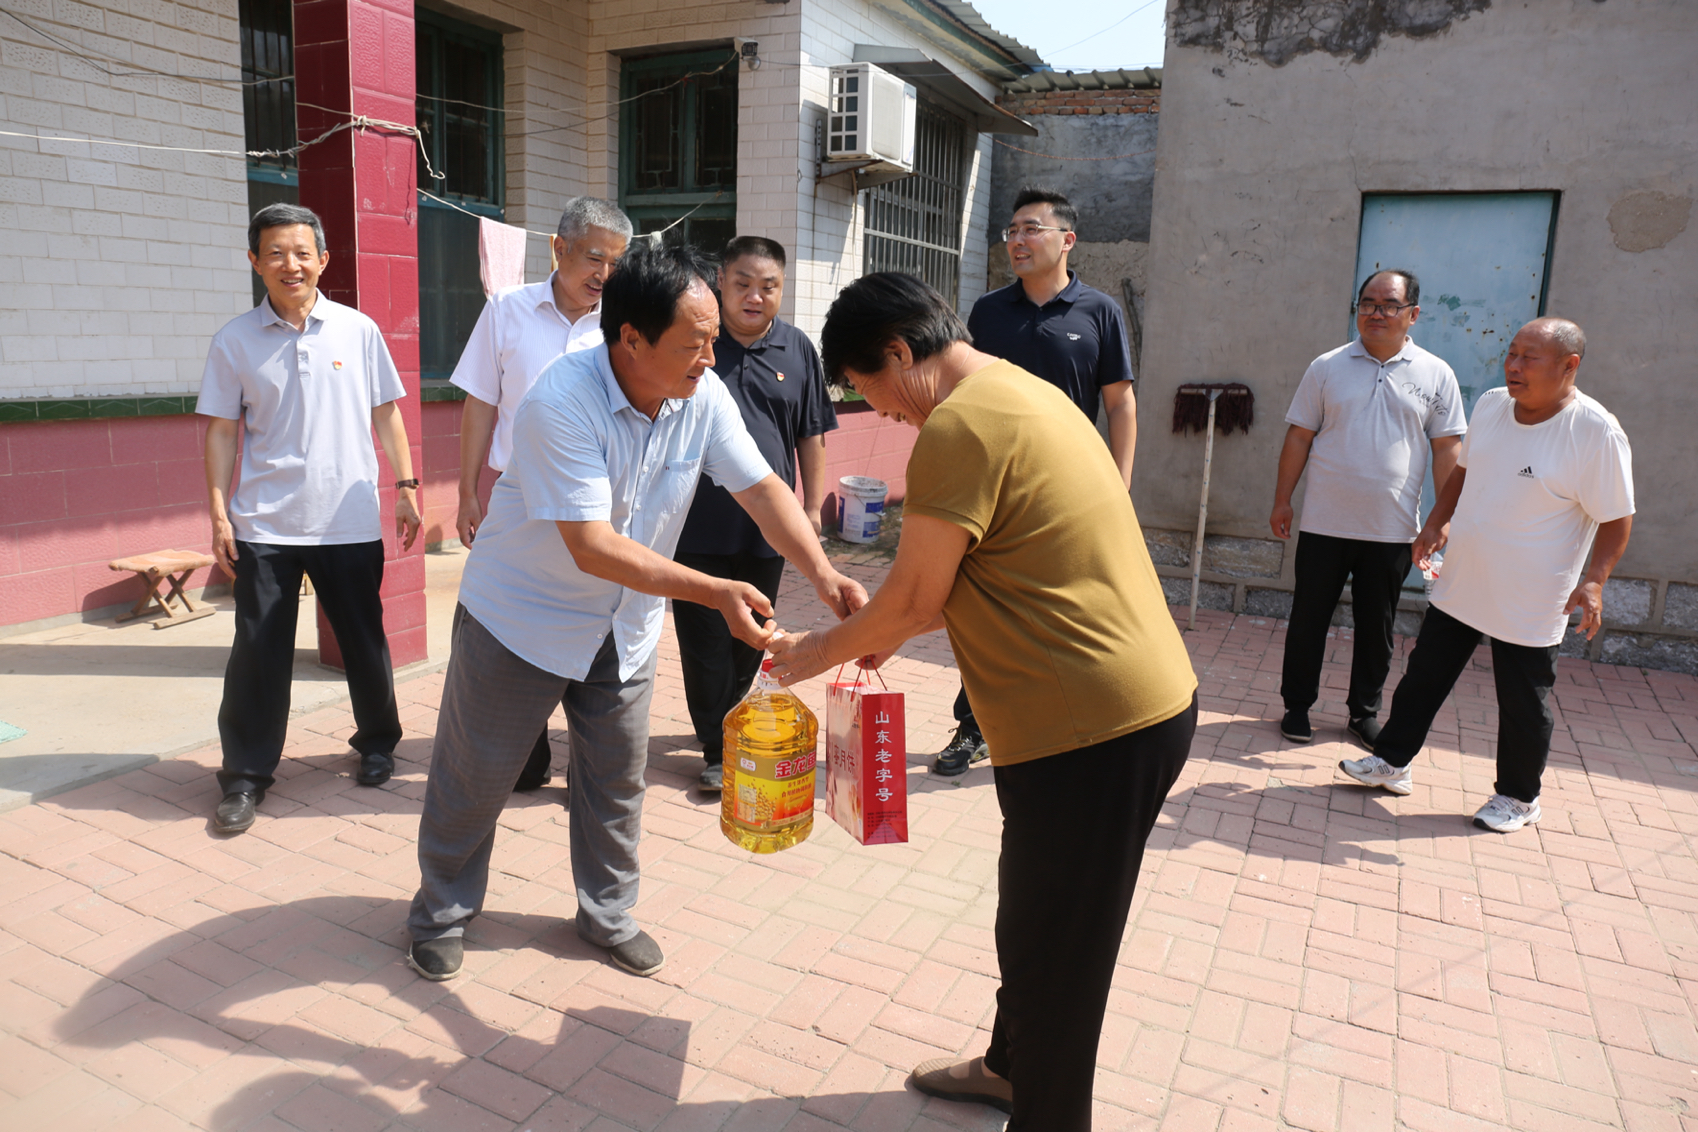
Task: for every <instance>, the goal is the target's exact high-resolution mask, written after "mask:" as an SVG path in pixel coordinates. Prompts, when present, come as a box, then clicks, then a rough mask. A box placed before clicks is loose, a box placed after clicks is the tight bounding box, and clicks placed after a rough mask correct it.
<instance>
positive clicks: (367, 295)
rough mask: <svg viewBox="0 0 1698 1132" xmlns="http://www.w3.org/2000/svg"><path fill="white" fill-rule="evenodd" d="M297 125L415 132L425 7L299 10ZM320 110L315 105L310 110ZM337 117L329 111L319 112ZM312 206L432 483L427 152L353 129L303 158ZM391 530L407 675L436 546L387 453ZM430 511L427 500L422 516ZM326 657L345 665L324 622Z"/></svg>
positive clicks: (387, 534) (334, 273)
mask: <svg viewBox="0 0 1698 1132" xmlns="http://www.w3.org/2000/svg"><path fill="white" fill-rule="evenodd" d="M294 8H295V75H296V79H295V83H296V98H297V100H298V101H297V109H296V121H297V122H298V124H299V129H300V136H301V139H302V140H303V141H310V140H311V139H313V138H316V137H318V136H320V135H321V134H323V133H324V132H325V131H326V130H329V129H330V128H331V127H332V126H335V125H336V124H338V123H343V122H348V121H350V120H351V119H352V117H353V116H354V115H364V116H366V117H369V118H373V119H379V120H382V121H387V122H397V123H402V124H404V125H408V126H411V125H413V124H414V123H413V99H414V94H415V89H414V75H413V58H414V56H413V50H414V49H413V0H295V4H294ZM309 103H310V104H312V105H309ZM315 107H327V108H328V109H315ZM299 162H300V170H301V203H302V204H304V205H306V206H307V207H308V208H311V209H313V210H314V211H316V212H317V213H318V214H319V216H321V217H322V218H323V219H324V228H325V235H326V237H327V239H328V241H329V244H330V264H329V266H328V267H327V268H326V269H325V272H324V276H323V277H322V279H321V280H320V281H319V286H320V287H321V288H322V289H323V291H324V293H325V294H327V295H329V296H330V297H331V298H333V299H335V300H336V301H337V302H339V303H346V304H347V305H349V306H351V307H357V308H358V309H359V310H361V311H363V312H365V313H366V314H367V315H369V316H370V317H371V318H372V319H373V320H374V321H376V323H377V325H378V327H379V328H380V329H381V330H382V331H383V337H384V339H385V340H386V341H387V342H388V343H389V352H390V353H391V354H392V355H393V356H394V358H395V365H396V366H397V367H398V368H399V369H400V371H401V380H402V382H403V383H405V385H406V387H407V396H406V397H405V398H404V399H403V400H402V402H401V416H402V419H403V420H404V421H405V422H406V425H407V442H408V445H409V446H410V447H411V448H412V458H413V474H414V475H415V476H422V475H423V468H424V430H423V425H422V422H421V420H420V414H419V241H418V197H417V196H416V195H415V191H414V177H415V170H416V167H417V164H418V143H417V142H416V141H414V139H413V138H412V137H411V136H410V135H405V134H397V133H393V132H386V131H383V130H381V129H356V130H344V131H342V132H341V133H338V134H336V135H334V136H333V137H330V138H329V139H327V140H326V141H323V142H320V143H318V144H317V145H313V146H309V147H308V148H307V149H304V150H302V151H301V154H300V157H299ZM377 460H378V467H379V469H380V471H379V480H378V484H379V487H380V489H381V490H380V495H381V499H382V509H383V524H384V535H383V542H384V554H385V557H386V559H387V562H386V564H385V566H384V574H383V626H384V630H385V632H386V633H387V634H388V636H389V651H390V654H391V657H392V659H393V660H394V662H395V664H396V666H397V667H398V666H400V665H403V664H411V663H413V662H414V661H419V660H424V659H425V658H426V656H428V655H429V654H428V650H427V649H426V645H425V600H424V580H425V571H424V537H423V534H422V532H421V535H420V537H419V540H418V541H417V542H415V543H414V544H413V549H412V550H411V551H407V552H403V551H402V550H401V545H400V543H399V542H398V541H396V538H395V521H394V514H395V488H394V486H393V485H394V483H395V480H396V479H397V478H399V477H398V476H397V475H396V474H395V472H394V470H393V469H391V468H390V467H389V462H388V461H387V460H386V459H384V456H383V450H382V447H381V446H379V448H378V453H377ZM423 509H424V505H423V501H422V500H421V501H420V510H421V511H422V510H423ZM318 639H319V656H320V659H322V660H323V661H324V662H325V663H327V664H333V665H336V666H337V667H340V666H341V660H342V658H341V654H340V651H339V650H338V649H337V648H336V638H335V636H334V635H333V634H332V633H331V631H330V626H329V625H328V624H326V622H325V620H324V616H323V614H320V615H319V621H318Z"/></svg>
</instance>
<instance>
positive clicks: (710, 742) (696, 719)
mask: <svg viewBox="0 0 1698 1132" xmlns="http://www.w3.org/2000/svg"><path fill="white" fill-rule="evenodd" d="M674 558H675V560H676V561H677V562H678V564H679V565H681V566H688V567H689V568H690V569H692V570H700V571H701V572H702V573H704V574H711V575H712V576H713V577H715V578H730V579H732V580H734V581H738V582H747V583H749V584H750V585H751V586H754V587H755V588H756V589H757V590H759V591H761V593H763V594H765V595H766V599H767V600H768V601H770V602H772V603H773V608H774V609H775V610H776V609H777V603H778V583H779V581H780V580H781V579H782V578H783V577H784V559H782V558H778V557H773V558H762V557H760V556H758V555H754V554H678V555H675V556H674ZM672 623H673V626H674V627H675V628H676V629H677V631H678V657H679V661H680V663H681V665H682V667H683V669H684V702H685V704H686V705H687V706H688V707H689V709H690V724H691V726H693V727H694V728H695V729H696V740H697V742H699V743H701V745H702V757H703V758H705V759H707V762H708V765H709V766H718V765H719V764H720V763H722V762H724V761H725V717H726V716H727V715H729V714H730V712H731V709H732V708H734V707H736V706H737V701H738V700H741V699H742V698H743V697H744V696H745V695H747V694H748V692H749V685H750V684H752V683H754V679H755V673H757V672H759V671H760V670H761V657H762V656H763V655H764V654H763V653H762V652H761V650H760V649H756V648H750V647H749V646H748V645H746V644H744V643H743V642H742V641H739V640H738V639H737V638H736V637H733V636H732V635H731V626H729V625H727V624H726V623H725V615H724V614H722V613H720V612H719V610H717V609H714V608H712V607H711V606H706V605H697V604H696V603H695V602H693V601H674V602H673V603H672Z"/></svg>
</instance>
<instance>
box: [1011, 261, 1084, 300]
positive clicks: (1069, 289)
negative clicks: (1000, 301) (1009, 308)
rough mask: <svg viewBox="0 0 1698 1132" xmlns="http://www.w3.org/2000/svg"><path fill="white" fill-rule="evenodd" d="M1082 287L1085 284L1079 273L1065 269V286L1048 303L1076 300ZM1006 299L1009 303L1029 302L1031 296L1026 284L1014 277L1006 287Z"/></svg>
mask: <svg viewBox="0 0 1698 1132" xmlns="http://www.w3.org/2000/svg"><path fill="white" fill-rule="evenodd" d="M1084 287H1085V284H1084V282H1083V281H1082V280H1081V279H1080V278H1079V273H1078V272H1077V271H1074V270H1073V269H1072V268H1071V267H1070V268H1068V269H1067V286H1065V287H1063V288H1062V289H1061V291H1060V292H1059V293H1058V294H1057V295H1056V296H1055V298H1053V299H1051V300H1050V303H1073V302H1077V301H1078V299H1079V292H1080V291H1081V290H1083V289H1084ZM1008 301H1009V302H1011V303H1031V302H1032V298H1031V296H1030V295H1028V294H1026V285H1025V284H1024V283H1022V282H1020V280H1018V279H1016V280H1015V281H1014V285H1013V286H1011V287H1009V288H1008ZM1032 305H1033V306H1037V304H1036V303H1032ZM1044 305H1045V306H1048V305H1049V303H1045V304H1044Z"/></svg>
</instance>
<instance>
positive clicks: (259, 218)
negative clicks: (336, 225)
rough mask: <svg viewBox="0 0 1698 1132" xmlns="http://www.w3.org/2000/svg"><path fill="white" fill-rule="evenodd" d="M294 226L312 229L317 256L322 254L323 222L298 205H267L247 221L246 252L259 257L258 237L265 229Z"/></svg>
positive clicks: (313, 213) (309, 210) (312, 212)
mask: <svg viewBox="0 0 1698 1132" xmlns="http://www.w3.org/2000/svg"><path fill="white" fill-rule="evenodd" d="M294 224H305V225H306V226H307V227H308V228H311V229H312V238H313V242H314V243H316V244H317V245H318V254H319V255H323V254H324V221H322V220H320V219H319V218H318V213H316V212H314V211H313V210H312V209H310V208H306V207H303V206H302V205H298V204H285V203H282V202H279V203H277V204H268V205H266V206H265V207H264V208H262V209H260V210H259V211H258V212H256V213H254V218H253V219H252V220H250V221H248V250H249V251H250V252H252V253H253V254H254V255H256V256H257V255H259V237H260V234H261V233H263V232H264V231H265V230H266V229H267V228H287V227H290V226H291V225H294Z"/></svg>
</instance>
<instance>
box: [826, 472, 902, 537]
mask: <svg viewBox="0 0 1698 1132" xmlns="http://www.w3.org/2000/svg"><path fill="white" fill-rule="evenodd" d="M837 485H838V492H837V537H838V538H840V539H842V540H843V541H844V542H877V541H878V529H879V522H880V520H881V519H883V517H884V497H885V496H886V495H888V494H890V485H889V484H887V483H885V482H884V481H883V480H876V479H874V478H873V477H871V476H844V477H843V478H842V479H840V480H838V481H837Z"/></svg>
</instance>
